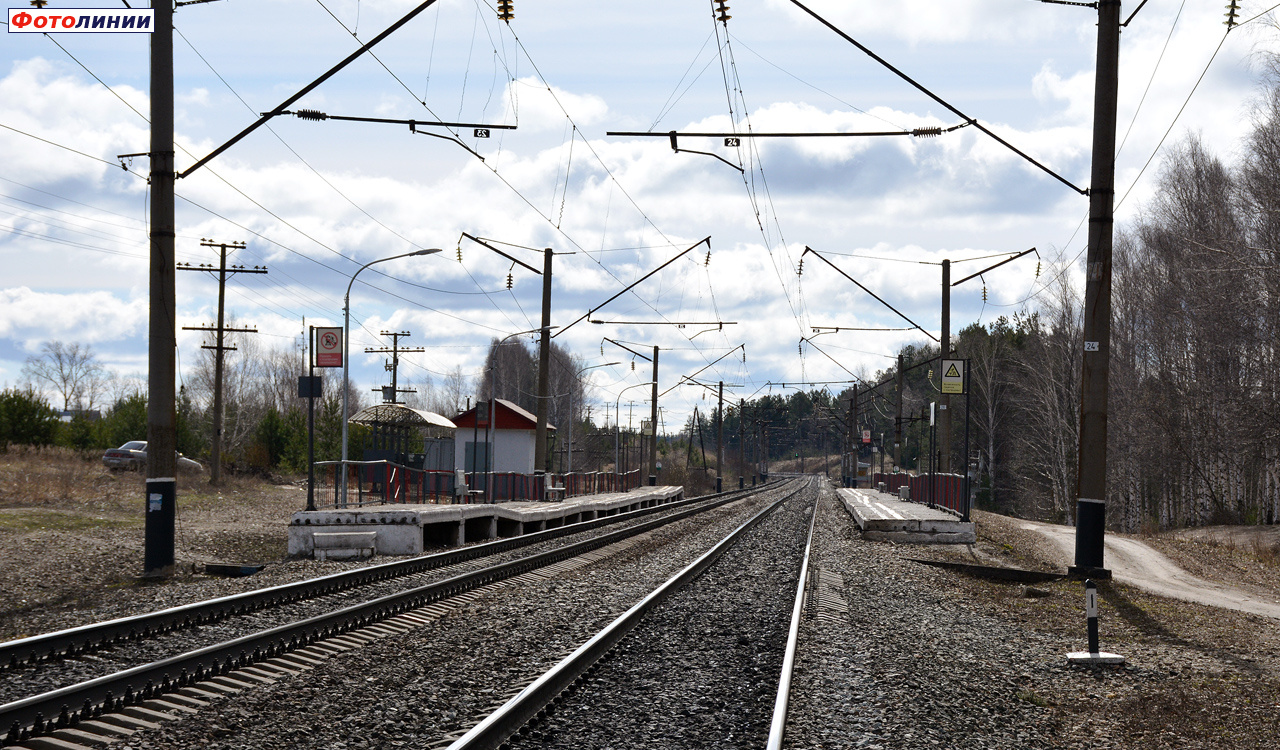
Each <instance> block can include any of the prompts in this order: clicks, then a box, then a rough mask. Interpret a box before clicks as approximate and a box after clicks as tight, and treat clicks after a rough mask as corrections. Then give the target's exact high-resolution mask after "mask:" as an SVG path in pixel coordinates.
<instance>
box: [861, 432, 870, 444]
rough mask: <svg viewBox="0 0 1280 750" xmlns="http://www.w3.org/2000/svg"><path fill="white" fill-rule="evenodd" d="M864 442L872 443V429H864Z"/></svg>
mask: <svg viewBox="0 0 1280 750" xmlns="http://www.w3.org/2000/svg"><path fill="white" fill-rule="evenodd" d="M862 442H864V443H870V442H871V430H863V431H862Z"/></svg>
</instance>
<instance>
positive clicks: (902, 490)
mask: <svg viewBox="0 0 1280 750" xmlns="http://www.w3.org/2000/svg"><path fill="white" fill-rule="evenodd" d="M898 499H899V500H910V499H911V487H910V485H906V484H904V485H902V486H901V487H899V488H898Z"/></svg>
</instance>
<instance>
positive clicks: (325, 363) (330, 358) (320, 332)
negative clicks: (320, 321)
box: [316, 328, 342, 367]
mask: <svg viewBox="0 0 1280 750" xmlns="http://www.w3.org/2000/svg"><path fill="white" fill-rule="evenodd" d="M316 367H342V329H341V328H317V329H316Z"/></svg>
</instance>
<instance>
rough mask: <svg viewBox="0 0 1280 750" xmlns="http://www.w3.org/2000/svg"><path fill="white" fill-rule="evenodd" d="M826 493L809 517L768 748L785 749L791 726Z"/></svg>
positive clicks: (816, 502)
mask: <svg viewBox="0 0 1280 750" xmlns="http://www.w3.org/2000/svg"><path fill="white" fill-rule="evenodd" d="M821 502H822V496H821V494H819V496H818V498H816V499H815V500H814V501H813V517H812V518H810V519H809V539H808V541H806V542H805V545H804V560H803V562H801V563H800V582H799V583H798V584H796V603H795V606H794V607H793V608H792V610H791V628H790V630H788V631H787V648H786V651H785V652H784V653H783V656H782V672H781V675H780V676H779V678H778V697H777V699H776V700H775V701H774V703H773V721H772V723H770V725H769V739H768V741H767V742H766V743H765V750H782V736H783V734H784V733H785V731H786V727H787V706H788V704H789V703H790V701H791V674H792V673H793V672H794V671H795V666H796V647H797V645H798V644H799V641H800V620H801V618H803V616H804V600H805V593H806V592H807V591H808V586H806V583H807V582H808V580H809V556H810V554H811V553H812V551H813V530H814V528H815V527H816V526H817V524H818V504H819V503H821Z"/></svg>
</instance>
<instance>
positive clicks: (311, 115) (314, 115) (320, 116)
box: [293, 109, 329, 120]
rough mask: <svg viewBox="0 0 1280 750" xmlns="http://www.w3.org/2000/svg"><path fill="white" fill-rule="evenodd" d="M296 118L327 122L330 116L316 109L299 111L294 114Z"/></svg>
mask: <svg viewBox="0 0 1280 750" xmlns="http://www.w3.org/2000/svg"><path fill="white" fill-rule="evenodd" d="M293 116H294V117H301V118H302V119H304V120H327V119H329V115H326V114H325V113H324V112H321V111H319V110H316V109H299V110H295V111H294V113H293Z"/></svg>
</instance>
